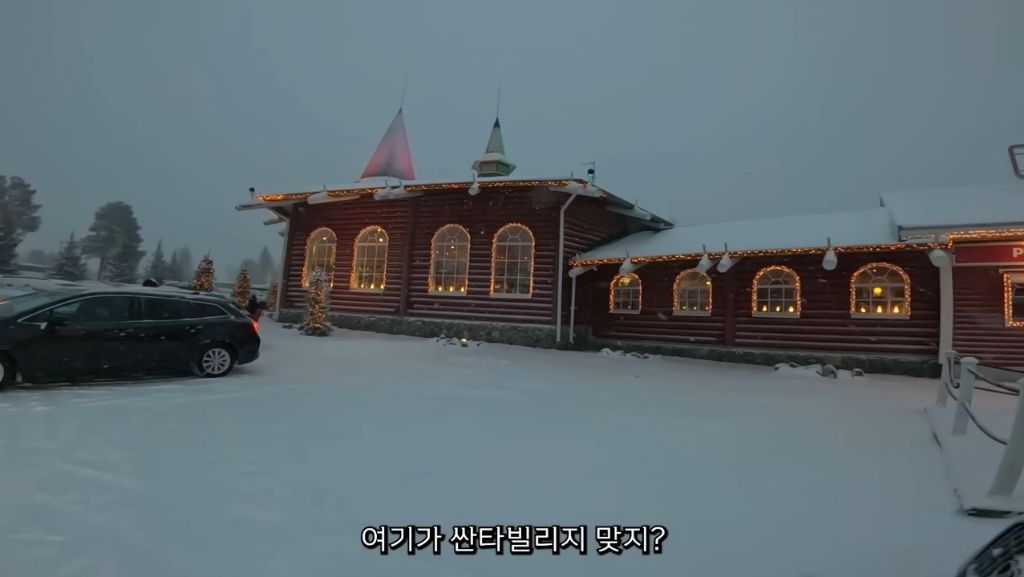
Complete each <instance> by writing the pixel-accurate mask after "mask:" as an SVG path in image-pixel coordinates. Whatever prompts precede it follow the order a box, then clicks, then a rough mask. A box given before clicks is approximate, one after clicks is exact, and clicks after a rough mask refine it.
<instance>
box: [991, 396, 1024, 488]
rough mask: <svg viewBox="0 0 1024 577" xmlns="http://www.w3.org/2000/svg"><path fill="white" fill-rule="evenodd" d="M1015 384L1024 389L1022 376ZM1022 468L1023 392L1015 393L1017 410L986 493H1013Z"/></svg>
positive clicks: (1023, 464) (1023, 444)
mask: <svg viewBox="0 0 1024 577" xmlns="http://www.w3.org/2000/svg"><path fill="white" fill-rule="evenodd" d="M1017 385H1018V386H1020V387H1021V391H1024V378H1022V379H1020V380H1019V381H1017ZM1022 469H1024V393H1022V394H1019V395H1017V411H1016V412H1015V413H1014V415H1013V426H1012V427H1011V428H1010V437H1009V438H1008V439H1007V440H1006V449H1004V450H1003V459H1002V460H1001V461H1000V462H999V468H998V469H996V476H995V479H993V480H992V488H991V489H989V490H988V494H989V495H991V496H993V497H1009V496H1010V495H1013V490H1014V489H1015V488H1016V487H1017V482H1018V481H1019V480H1020V474H1021V470H1022Z"/></svg>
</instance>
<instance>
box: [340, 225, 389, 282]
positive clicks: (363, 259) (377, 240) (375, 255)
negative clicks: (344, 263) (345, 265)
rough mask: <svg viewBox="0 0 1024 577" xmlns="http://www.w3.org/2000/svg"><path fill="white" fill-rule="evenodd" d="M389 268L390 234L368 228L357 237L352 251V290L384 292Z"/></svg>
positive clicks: (382, 230) (380, 229) (372, 227)
mask: <svg viewBox="0 0 1024 577" xmlns="http://www.w3.org/2000/svg"><path fill="white" fill-rule="evenodd" d="M387 268H388V233H386V232H384V229H383V228H381V227H379V226H368V227H366V228H364V229H363V230H362V231H360V233H359V234H358V235H356V242H355V247H354V249H353V251H352V278H351V280H350V282H349V288H350V289H352V290H364V291H383V290H384V280H385V277H386V276H387Z"/></svg>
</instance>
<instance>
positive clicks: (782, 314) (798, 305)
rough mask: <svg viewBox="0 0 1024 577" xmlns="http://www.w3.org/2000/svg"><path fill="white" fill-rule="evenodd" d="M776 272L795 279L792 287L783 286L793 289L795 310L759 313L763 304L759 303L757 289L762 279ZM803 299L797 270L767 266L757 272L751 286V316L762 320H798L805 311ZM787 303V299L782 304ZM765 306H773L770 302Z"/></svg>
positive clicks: (783, 286)
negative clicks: (759, 307) (759, 308)
mask: <svg viewBox="0 0 1024 577" xmlns="http://www.w3.org/2000/svg"><path fill="white" fill-rule="evenodd" d="M774 272H782V273H784V274H788V275H790V276H791V277H792V278H793V284H792V285H782V288H783V289H785V288H788V287H791V288H792V289H793V304H792V305H791V306H792V307H793V309H794V310H793V312H790V311H772V310H768V311H759V310H758V305H759V304H761V303H759V302H758V300H759V299H758V295H757V289H758V287H759V286H760V281H761V279H762V278H763V277H764V276H765V275H767V274H771V273H774ZM768 286H769V285H765V287H766V288H767V287H768ZM802 298H803V291H802V290H801V287H800V275H799V274H797V272H796V271H795V270H793V269H791V268H789V267H788V266H782V265H771V266H766V267H764V268H762V269H761V270H759V271H757V274H755V275H754V280H753V282H751V286H750V314H751V316H753V317H760V318H780V319H798V318H800V315H801V313H802V311H803V304H802V302H801V299H802ZM785 301H786V299H785V298H783V299H782V302H785ZM765 304H767V305H768V306H771V301H770V300H769V302H768V303H765ZM783 306H785V305H783Z"/></svg>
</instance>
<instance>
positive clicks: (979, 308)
mask: <svg viewBox="0 0 1024 577" xmlns="http://www.w3.org/2000/svg"><path fill="white" fill-rule="evenodd" d="M953 294H954V295H955V296H954V300H953V349H954V350H956V352H958V353H960V354H961V355H964V356H973V357H977V358H978V360H980V361H981V362H982V363H986V364H991V365H998V366H1009V367H1021V366H1024V328H1020V327H1007V326H1006V323H1005V319H1004V317H1003V275H1002V272H1000V270H999V267H996V266H991V267H988V266H962V267H954V268H953Z"/></svg>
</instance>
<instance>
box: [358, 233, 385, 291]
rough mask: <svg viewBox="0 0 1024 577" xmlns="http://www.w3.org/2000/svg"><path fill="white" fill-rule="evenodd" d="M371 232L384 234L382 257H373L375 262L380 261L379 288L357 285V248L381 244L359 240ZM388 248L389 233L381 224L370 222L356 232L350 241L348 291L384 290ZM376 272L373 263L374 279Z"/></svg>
mask: <svg viewBox="0 0 1024 577" xmlns="http://www.w3.org/2000/svg"><path fill="white" fill-rule="evenodd" d="M371 232H379V233H380V234H382V235H383V236H384V242H383V245H384V258H383V259H379V258H374V259H373V260H374V261H375V262H376V261H381V267H382V270H381V271H380V287H379V288H363V287H360V286H358V284H359V282H358V281H359V280H360V279H359V275H360V273H359V249H360V248H363V249H368V248H371V247H372V248H380V246H381V243H380V242H376V243H374V242H367V241H361V240H360V239H361V238H362V237H363V236H365V235H367V234H369V233H371ZM390 248H391V235H389V234H388V231H387V230H385V229H384V227H383V226H380V225H376V224H372V225H370V226H368V227H366V228H364V229H363V230H360V231H359V233H358V234H356V237H355V240H353V241H352V271H351V272H350V273H349V278H348V290H349V291H350V292H359V293H375V294H380V293H383V292H384V288H385V287H386V286H387V282H388V251H389V250H390ZM367 260H368V259H366V258H364V259H363V262H364V263H365V262H366V261H367ZM376 272H377V270H376V265H375V266H374V272H373V274H372V276H373V278H374V279H376Z"/></svg>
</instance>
